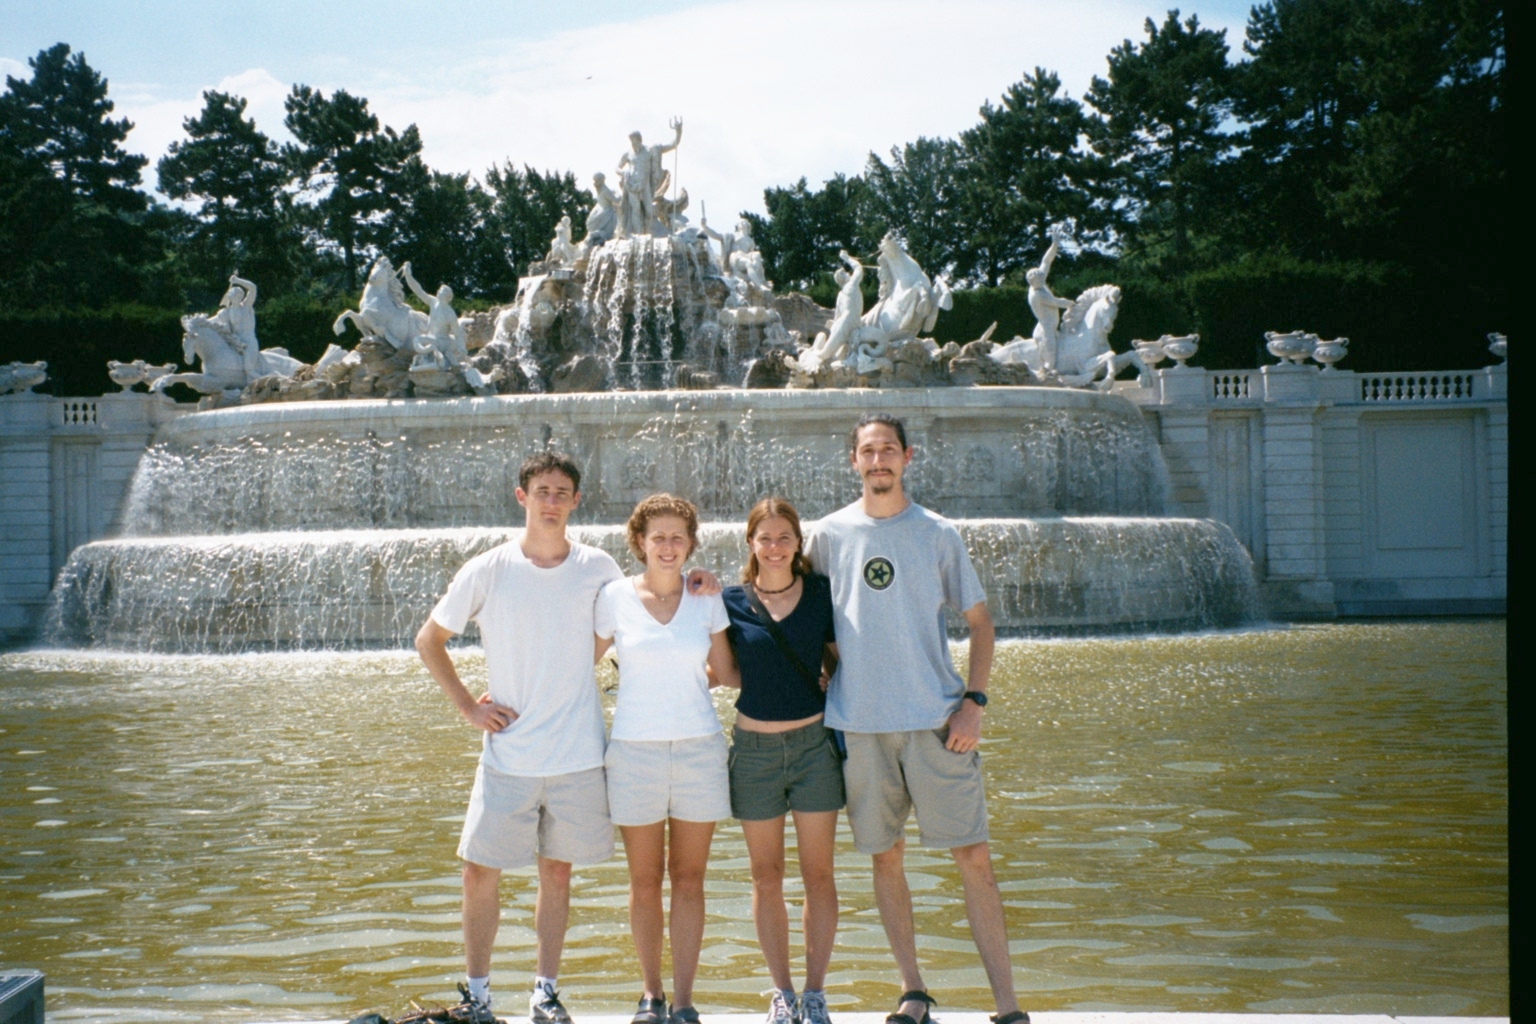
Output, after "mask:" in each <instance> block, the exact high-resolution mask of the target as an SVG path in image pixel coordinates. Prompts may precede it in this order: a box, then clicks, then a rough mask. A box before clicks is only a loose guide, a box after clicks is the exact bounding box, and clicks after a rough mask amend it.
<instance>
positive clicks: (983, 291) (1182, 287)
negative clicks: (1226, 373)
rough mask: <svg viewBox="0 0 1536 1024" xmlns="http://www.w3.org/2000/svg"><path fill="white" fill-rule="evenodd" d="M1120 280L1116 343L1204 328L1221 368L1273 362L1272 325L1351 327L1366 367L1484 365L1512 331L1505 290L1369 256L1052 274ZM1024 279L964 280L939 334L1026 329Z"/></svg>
mask: <svg viewBox="0 0 1536 1024" xmlns="http://www.w3.org/2000/svg"><path fill="white" fill-rule="evenodd" d="M1106 281H1109V282H1115V283H1118V284H1119V285H1120V290H1121V293H1122V298H1121V301H1120V313H1119V316H1118V317H1117V318H1116V320H1115V329H1114V331H1113V333H1112V334H1111V335H1110V341H1111V344H1113V346H1114V348H1115V350H1116V351H1124V350H1126V349H1128V348H1130V346H1131V339H1133V338H1148V339H1151V338H1156V337H1158V336H1159V335H1162V334H1188V333H1190V332H1192V331H1198V332H1199V334H1200V352H1199V354H1198V355H1196V356H1195V358H1194V361H1193V363H1194V365H1195V366H1200V367H1205V368H1207V369H1212V370H1235V369H1250V368H1252V367H1255V366H1263V365H1264V364H1266V363H1273V362H1274V361H1275V359H1274V357H1273V356H1271V355H1270V354H1269V353H1268V352H1267V351H1266V350H1265V348H1264V332H1265V331H1290V330H1305V331H1311V332H1313V333H1315V334H1318V335H1319V336H1321V337H1324V338H1334V337H1339V336H1341V335H1342V336H1344V337H1347V338H1349V339H1350V344H1349V356H1348V357H1347V358H1346V359H1345V361H1344V362H1343V364H1342V366H1343V368H1345V369H1351V370H1359V371H1361V372H1362V373H1364V372H1374V371H1396V370H1451V369H1474V368H1476V367H1480V366H1487V365H1488V364H1489V363H1490V362H1491V361H1492V360H1491V357H1490V356H1489V355H1488V351H1487V345H1488V342H1487V337H1486V335H1487V333H1488V332H1489V331H1497V330H1502V331H1505V332H1506V333H1507V323H1508V320H1507V303H1506V298H1505V296H1504V295H1503V293H1502V292H1500V291H1497V290H1494V289H1487V290H1475V289H1463V290H1458V291H1456V292H1454V294H1452V292H1451V286H1449V285H1446V284H1439V285H1436V284H1434V283H1428V284H1426V283H1421V282H1418V281H1415V280H1414V279H1413V278H1412V277H1411V276H1410V275H1409V274H1408V273H1407V272H1406V271H1404V270H1402V269H1400V268H1395V267H1388V266H1383V265H1380V264H1367V263H1302V262H1299V261H1291V260H1273V261H1254V262H1251V263H1245V264H1237V265H1233V266H1228V267H1222V268H1220V269H1217V270H1211V271H1205V272H1201V273H1196V274H1191V275H1189V276H1188V277H1186V278H1183V279H1182V280H1179V279H1175V280H1172V281H1160V280H1155V279H1150V278H1139V277H1134V276H1132V277H1120V276H1119V275H1117V274H1115V273H1114V271H1113V270H1109V271H1108V272H1095V271H1090V272H1088V273H1087V274H1086V275H1084V274H1074V275H1072V276H1071V277H1068V276H1067V275H1063V280H1062V282H1060V283H1059V284H1056V285H1055V286H1054V290H1055V291H1056V292H1057V293H1058V294H1060V295H1076V294H1078V293H1080V292H1081V291H1083V290H1084V289H1086V288H1088V287H1091V286H1092V285H1095V284H1101V283H1105V282H1106ZM1027 296H1028V293H1027V291H1026V290H1025V289H1024V288H1021V287H1016V286H1004V287H1001V288H970V289H966V290H965V291H957V292H955V308H954V309H953V310H950V311H949V312H947V313H941V314H940V315H939V321H938V324H937V325H936V327H935V329H934V337H935V338H936V339H937V340H938V341H940V342H945V341H958V342H961V343H964V342H967V341H972V340H974V339H976V338H978V337H980V336H981V332H982V331H984V330H986V328H987V325H988V324H990V323H991V322H992V321H994V320H996V321H997V330H996V331H995V332H994V333H993V335H992V337H993V340H994V341H999V342H1005V341H1008V340H1009V339H1010V338H1012V337H1013V336H1014V335H1016V334H1021V335H1028V334H1029V332H1030V331H1032V330H1033V329H1034V323H1035V318H1034V316H1033V314H1031V313H1030V311H1029V304H1028V301H1027Z"/></svg>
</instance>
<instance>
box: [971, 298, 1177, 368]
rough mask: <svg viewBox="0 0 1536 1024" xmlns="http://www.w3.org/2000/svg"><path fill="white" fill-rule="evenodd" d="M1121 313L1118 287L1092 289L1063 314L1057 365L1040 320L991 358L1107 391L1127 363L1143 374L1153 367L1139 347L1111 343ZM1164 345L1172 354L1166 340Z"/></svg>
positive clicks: (1059, 329) (1165, 349)
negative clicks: (1048, 355)
mask: <svg viewBox="0 0 1536 1024" xmlns="http://www.w3.org/2000/svg"><path fill="white" fill-rule="evenodd" d="M1119 311H1120V289H1119V288H1118V287H1116V286H1115V285H1112V284H1101V285H1098V286H1096V287H1093V288H1089V289H1088V290H1087V291H1085V292H1083V294H1081V295H1079V296H1078V297H1077V298H1076V299H1074V300H1073V301H1072V304H1071V306H1070V307H1069V308H1068V309H1067V311H1066V315H1065V316H1063V317H1062V318H1061V324H1060V326H1059V327H1058V328H1057V332H1056V364H1055V367H1054V368H1049V367H1047V366H1046V365H1045V357H1044V353H1043V352H1042V348H1043V340H1044V332H1043V331H1042V330H1041V329H1040V325H1039V324H1038V323H1037V324H1036V325H1035V331H1034V333H1033V334H1032V335H1031V336H1030V337H1028V338H1015V339H1013V340H1012V341H1010V342H1009V343H1008V344H1006V345H1003V346H1001V347H999V348H998V349H996V350H995V351H993V352H992V353H991V357H992V359H993V360H994V361H996V362H999V363H1003V364H1005V365H1007V364H1020V363H1022V364H1023V365H1025V366H1028V367H1029V369H1030V372H1031V373H1033V374H1034V375H1035V377H1036V378H1038V379H1040V380H1042V381H1051V382H1057V383H1061V384H1065V385H1066V386H1068V387H1078V388H1080V387H1088V386H1090V385H1094V384H1095V383H1097V386H1098V387H1099V388H1100V389H1101V390H1105V391H1107V390H1109V388H1111V387H1112V386H1113V385H1114V382H1115V375H1116V374H1118V373H1119V372H1120V371H1121V370H1123V369H1125V367H1127V366H1135V367H1136V368H1137V370H1138V372H1139V373H1148V372H1150V369H1151V368H1150V367H1148V366H1147V365H1146V363H1145V362H1144V361H1143V360H1142V357H1141V353H1140V352H1138V351H1136V350H1135V349H1134V348H1133V349H1132V350H1131V351H1129V352H1120V353H1116V352H1115V351H1114V350H1113V349H1112V348H1111V347H1110V344H1109V333H1110V331H1112V330H1113V329H1114V326H1115V316H1116V315H1117V314H1118V313H1119ZM1162 348H1163V351H1164V352H1165V353H1166V352H1167V342H1166V341H1164V342H1163V343H1162Z"/></svg>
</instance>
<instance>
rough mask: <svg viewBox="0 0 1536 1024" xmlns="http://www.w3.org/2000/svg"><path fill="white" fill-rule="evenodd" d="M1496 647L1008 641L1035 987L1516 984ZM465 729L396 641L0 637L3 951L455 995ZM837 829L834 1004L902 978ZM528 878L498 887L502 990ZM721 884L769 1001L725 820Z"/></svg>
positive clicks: (592, 881)
mask: <svg viewBox="0 0 1536 1024" xmlns="http://www.w3.org/2000/svg"><path fill="white" fill-rule="evenodd" d="M1504 642H1505V625H1504V623H1503V622H1502V621H1472V622H1447V623H1387V624H1369V625H1327V626H1315V627H1311V626H1304V627H1292V628H1282V629H1270V630H1263V631H1255V632H1247V633H1237V634H1220V635H1207V636H1196V637H1187V636H1186V637H1173V638H1138V639H1109V640H1072V641H1058V642H1044V643H1036V642H1030V643H1023V642H1019V643H1008V644H1004V645H1003V646H1002V648H1001V649H1000V651H999V656H998V661H997V670H996V672H995V674H994V676H993V682H992V694H993V703H992V704H991V705H990V707H989V709H988V713H987V725H986V731H987V738H986V739H985V740H984V746H983V751H984V768H985V772H986V776H987V780H988V795H989V800H990V807H991V817H992V835H993V852H994V855H995V861H996V865H997V871H998V875H999V879H1000V883H1001V887H1002V890H1003V897H1004V900H1005V903H1006V907H1007V915H1008V926H1009V930H1010V934H1011V936H1012V948H1013V962H1014V966H1015V973H1016V976H1017V979H1018V983H1019V986H1020V988H1021V990H1022V991H1023V992H1024V993H1025V1005H1026V1006H1027V1007H1029V1008H1038V1009H1079V1010H1082V1009H1156V1008H1166V1009H1177V1010H1186V1011H1240V1010H1249V1011H1299V1012H1345V1013H1366V1012H1374V1013H1381V1012H1391V1013H1398V1014H1450V1013H1455V1014H1507V1013H1508V1012H1509V1004H1508V998H1507V987H1508V967H1507V955H1508V941H1509V939H1508V896H1507V880H1508V859H1507V828H1506V815H1507V796H1506V792H1507V769H1506V729H1505V711H1504V702H1505V685H1506V684H1505V667H1504ZM960 654H961V655H962V656H963V655H964V648H963V647H962V648H960ZM461 664H462V665H464V667H465V669H466V675H467V676H468V677H469V678H470V679H471V682H472V685H474V684H475V683H476V682H479V681H481V680H483V675H484V662H483V659H482V658H481V657H480V655H479V654H478V652H475V651H470V652H465V653H464V654H463V656H462V657H461ZM603 682H604V683H605V684H611V682H612V679H611V677H610V678H605V679H604V680H603ZM612 699H613V698H612V696H611V695H610V696H607V697H605V701H606V702H607V703H608V705H609V707H610V709H611V705H612ZM720 709H721V712H722V715H723V716H725V717H727V718H728V717H729V714H730V712H729V708H728V704H727V703H726V701H725V699H723V698H722V700H721V701H720ZM477 750H478V743H477V740H476V737H475V736H474V735H473V734H472V733H471V732H470V731H469V730H468V729H467V728H466V727H465V726H463V725H461V724H460V723H459V721H458V720H457V718H456V717H455V716H454V715H453V714H452V713H451V711H450V708H449V705H448V704H447V702H446V701H444V700H443V698H442V697H441V696H440V695H439V694H438V692H437V689H436V687H435V686H433V685H432V683H431V682H430V680H429V679H428V678H427V676H426V674H425V672H424V671H423V670H422V668H421V667H420V665H419V663H418V662H417V661H416V660H415V658H414V656H412V655H409V654H406V653H373V654H356V653H353V654H337V655H293V656H286V655H262V656H246V657H230V658H213V657H158V656H137V655H134V656H113V655H102V654H94V653H91V654H87V653H78V652H36V653H23V654H12V655H7V656H4V657H0V771H3V782H0V840H3V841H0V965H8V966H29V967H36V968H39V969H41V970H43V971H44V972H46V974H47V978H48V991H49V1017H50V1019H52V1020H60V1021H62V1020H80V1019H102V1020H116V1021H136V1020H146V1021H147V1020H155V1021H165V1020H188V1019H199V1020H204V1019H224V1020H253V1019H265V1020H274V1019H284V1018H292V1019H306V1018H308V1019H315V1018H331V1019H336V1018H344V1017H348V1016H351V1015H352V1014H354V1013H357V1012H361V1011H362V1010H365V1009H380V1010H383V1011H385V1012H387V1013H395V1012H398V1011H399V1010H401V1009H402V1008H404V1007H405V1006H406V1005H407V1003H408V1000H409V999H412V998H415V999H417V1000H420V1001H422V1002H428V1001H432V1000H444V999H450V998H452V984H453V982H454V980H455V979H456V978H458V977H460V976H461V971H462V969H463V968H462V961H461V959H460V957H461V955H462V954H461V948H462V947H461V942H460V937H459V928H458V903H459V881H458V864H457V861H456V860H455V857H454V849H455V843H456V839H457V833H458V827H459V822H460V818H461V815H462V812H463V808H464V803H465V800H466V798H467V796H468V793H469V785H470V782H471V776H472V774H473V770H474V763H475V757H476V756H477ZM840 838H841V842H840V845H839V864H840V867H841V877H840V886H841V893H842V900H843V907H844V912H843V919H842V926H841V930H840V931H839V934H838V943H837V952H836V956H835V958H834V960H833V971H832V976H831V978H830V980H829V984H828V989H829V995H830V1001H831V1002H832V1004H833V1008H834V1010H836V1009H838V1008H845V1009H853V1008H858V1009H866V1010H874V1009H886V1008H888V1007H890V1006H891V1005H893V1002H892V1000H893V997H894V996H895V994H896V979H895V975H894V973H893V971H892V969H891V964H890V958H889V954H888V952H887V948H886V943H885V938H884V935H883V933H882V931H881V929H880V923H879V918H878V916H877V914H876V912H875V910H874V905H873V897H872V890H871V884H870V874H869V867H868V861H867V860H866V859H865V858H863V857H860V856H858V855H856V854H855V853H854V851H853V849H852V846H851V843H850V842H849V839H848V836H847V833H846V829H844V831H843V833H842V834H841V837H840ZM914 841H915V837H914ZM908 871H909V876H910V879H911V885H912V890H913V897H914V900H915V902H916V911H917V928H918V932H919V933H920V935H921V939H920V940H919V947H920V952H921V954H922V957H923V960H924V969H925V972H926V976H927V979H928V982H929V985H930V988H931V989H932V990H933V992H934V993H935V995H936V996H937V997H938V999H939V1000H940V1002H941V1003H942V1004H943V1005H944V1006H948V1007H970V1008H975V1009H983V1008H989V1007H988V999H987V990H986V984H985V978H984V977H983V975H982V972H981V969H980V967H979V965H978V963H977V960H976V955H975V951H974V948H973V947H972V945H971V943H970V938H969V932H968V930H967V928H966V925H965V919H964V907H963V903H962V900H961V890H960V885H959V880H958V877H957V875H956V873H955V871H954V869H953V867H952V865H951V863H950V862H949V861H948V858H947V856H945V855H943V854H930V853H929V852H927V851H921V850H914V851H913V853H912V855H909V859H908ZM792 888H793V887H792ZM533 895H534V888H533V880H532V878H530V877H529V876H528V875H527V874H526V873H523V874H518V875H511V876H508V877H507V878H506V879H505V880H504V882H503V903H504V909H503V911H502V919H503V924H502V928H501V934H500V938H499V940H498V948H497V956H496V965H497V976H496V983H497V989H498V991H499V992H501V993H503V995H502V1001H501V1003H500V1009H502V1011H503V1012H504V1013H515V1012H516V1010H517V1005H518V998H516V997H515V996H514V993H517V992H519V991H520V990H522V989H523V987H524V986H525V985H526V983H527V979H528V977H529V974H530V972H531V965H532V943H533V933H532V913H533ZM708 896H709V923H708V928H707V932H706V936H705V947H704V954H703V965H702V969H701V977H700V980H699V985H698V999H699V1005H700V1007H701V1008H703V1009H705V1010H706V1011H708V1010H726V1009H732V1010H756V1009H758V1008H760V1007H761V1005H762V1000H761V999H760V997H759V995H758V993H759V991H760V990H761V989H763V988H765V987H766V986H767V985H768V979H767V976H766V974H765V972H764V970H763V967H762V964H761V961H760V959H759V957H758V954H757V950H756V943H755V940H754V937H753V932H752V925H751V922H750V909H749V879H748V871H747V860H746V855H745V849H744V847H743V844H742V839H741V832H740V828H739V827H738V826H735V825H733V824H731V823H726V824H725V825H723V826H722V827H721V829H720V830H719V832H718V833H717V839H716V842H715V847H714V857H713V860H712V862H711V869H710V875H709V882H708ZM572 903H573V907H572V913H571V930H570V938H569V941H568V944H567V947H566V955H565V962H564V967H563V970H562V973H561V985H562V987H563V988H564V989H565V991H566V993H567V998H568V1003H569V1004H570V1005H571V1006H572V1008H573V1010H574V1011H576V1012H577V1015H578V1019H579V1016H580V1013H581V1011H587V1012H595V1011H603V1012H623V1011H627V1010H628V1009H629V1008H630V1006H631V1005H632V1001H633V999H635V998H636V997H637V995H638V991H639V989H638V982H637V977H638V975H637V971H636V966H635V960H634V956H633V952H632V949H631V947H630V945H629V941H628V937H627V934H626V931H625V910H624V906H625V872H624V868H623V864H622V861H621V860H619V859H615V860H613V861H610V862H609V863H607V864H604V865H602V866H600V867H597V868H590V869H584V870H580V871H578V872H577V876H576V878H575V880H574V883H573V897H572ZM791 916H792V918H794V917H797V916H798V915H791Z"/></svg>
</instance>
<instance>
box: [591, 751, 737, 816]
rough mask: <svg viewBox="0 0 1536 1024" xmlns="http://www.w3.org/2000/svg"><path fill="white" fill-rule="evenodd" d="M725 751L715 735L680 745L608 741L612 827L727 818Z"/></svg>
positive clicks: (606, 762) (606, 761)
mask: <svg viewBox="0 0 1536 1024" xmlns="http://www.w3.org/2000/svg"><path fill="white" fill-rule="evenodd" d="M728 749H729V748H728V747H727V745H726V742H725V734H724V733H719V732H717V733H714V734H713V735H710V736H693V737H690V738H688V739H686V740H609V741H608V756H607V757H606V758H605V759H604V766H605V767H606V768H607V769H608V806H609V807H611V808H612V809H613V823H614V824H615V825H654V824H655V823H656V822H658V821H665V820H667V819H668V818H677V819H678V820H680V821H719V820H721V819H722V818H729V817H730V816H731V779H730V772H729V770H728V769H727V767H726V758H727V751H728Z"/></svg>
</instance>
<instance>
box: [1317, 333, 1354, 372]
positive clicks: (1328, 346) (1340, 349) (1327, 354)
mask: <svg viewBox="0 0 1536 1024" xmlns="http://www.w3.org/2000/svg"><path fill="white" fill-rule="evenodd" d="M1347 355H1349V339H1348V338H1332V339H1330V340H1328V341H1322V340H1319V341H1318V343H1317V344H1316V345H1313V346H1312V359H1313V360H1314V361H1315V362H1318V363H1321V364H1322V367H1323V372H1324V373H1328V372H1330V371H1332V370H1333V366H1334V364H1335V363H1338V362H1341V361H1342V360H1343V359H1344V357H1345V356H1347Z"/></svg>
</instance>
